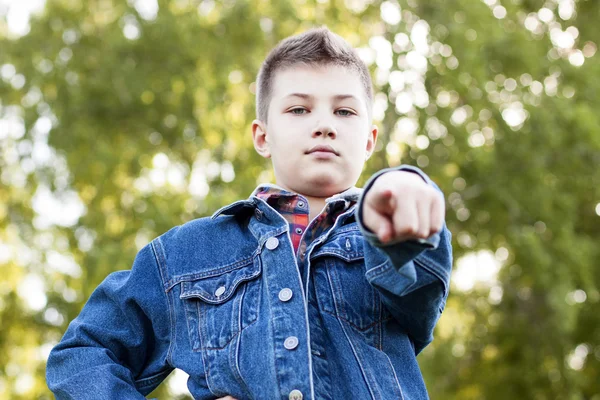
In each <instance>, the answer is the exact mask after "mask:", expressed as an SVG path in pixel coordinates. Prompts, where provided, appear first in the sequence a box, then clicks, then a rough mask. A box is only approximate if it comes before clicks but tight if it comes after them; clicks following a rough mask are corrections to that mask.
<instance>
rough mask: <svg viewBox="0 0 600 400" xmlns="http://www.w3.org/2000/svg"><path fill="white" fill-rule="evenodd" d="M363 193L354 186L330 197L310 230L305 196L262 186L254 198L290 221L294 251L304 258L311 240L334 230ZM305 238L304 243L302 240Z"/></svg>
mask: <svg viewBox="0 0 600 400" xmlns="http://www.w3.org/2000/svg"><path fill="white" fill-rule="evenodd" d="M361 192H362V189H359V188H357V187H351V188H350V189H348V190H346V191H344V192H342V193H339V194H336V195H334V196H331V197H329V198H327V199H326V200H325V202H326V206H325V208H324V209H323V211H322V212H321V213H320V214H319V215H318V216H317V217H315V219H314V221H313V222H312V224H310V228H309V223H310V222H311V221H309V205H308V201H307V200H306V198H305V197H304V196H302V195H300V194H297V193H293V192H289V191H287V190H285V189H283V188H282V187H279V186H277V185H274V184H269V183H267V184H261V185H259V186H258V187H257V188H256V189H255V190H254V192H253V193H252V196H256V197H258V198H259V199H262V200H264V201H266V202H267V204H269V205H270V206H271V207H273V208H274V209H275V210H276V211H277V212H278V213H279V214H281V216H283V217H284V218H285V219H286V221H288V223H289V225H290V237H291V239H292V244H293V246H294V251H295V252H296V254H301V255H302V254H304V252H303V250H305V249H306V247H307V246H308V244H309V243H310V242H312V240H314V239H315V238H316V237H318V235H319V234H320V233H321V232H323V231H324V230H326V229H327V228H329V227H331V226H332V225H333V224H334V223H335V219H336V218H337V217H338V216H339V215H340V214H342V213H343V212H345V211H346V210H348V209H349V208H350V207H352V206H353V205H354V204H356V202H357V201H358V198H359V197H360V194H361ZM340 200H343V201H340ZM307 228H309V231H308V232H306V233H305V231H306V230H307ZM303 235H304V236H303ZM303 237H304V240H302V239H303ZM298 249H301V251H300V252H298Z"/></svg>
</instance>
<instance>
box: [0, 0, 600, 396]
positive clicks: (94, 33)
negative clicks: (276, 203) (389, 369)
mask: <svg viewBox="0 0 600 400" xmlns="http://www.w3.org/2000/svg"><path fill="white" fill-rule="evenodd" d="M500 3H502V4H500ZM134 4H135V2H134V1H129V2H128V1H125V0H91V1H86V2H83V1H80V0H47V4H46V5H45V8H44V10H43V12H42V13H41V14H40V15H36V16H34V17H33V18H32V20H31V22H30V24H31V30H30V31H29V33H28V34H26V35H24V36H15V35H14V34H12V33H11V32H10V31H9V30H8V25H7V22H8V19H7V17H6V15H4V17H1V15H3V10H2V9H1V8H0V151H1V152H2V153H1V154H2V157H0V171H1V172H0V179H1V181H2V185H0V199H1V202H0V267H1V268H2V269H1V271H2V274H3V276H2V279H1V280H0V326H2V329H1V330H0V354H3V355H4V357H3V358H2V359H3V362H2V364H0V367H1V368H0V396H1V397H3V398H5V397H8V398H14V399H32V398H38V399H42V398H50V396H51V395H50V393H49V392H48V389H47V388H46V386H45V381H44V363H45V357H46V356H47V352H48V351H49V348H50V347H51V346H52V345H53V344H54V343H56V342H57V341H58V340H59V339H60V337H61V335H62V333H63V332H64V330H65V329H66V326H67V324H68V322H69V321H70V320H71V319H73V318H74V317H75V316H76V315H77V314H78V312H79V311H80V309H81V307H82V305H83V304H84V302H85V300H86V299H87V298H88V296H89V295H90V294H91V292H92V291H93V289H94V288H95V287H96V286H97V285H98V283H100V282H101V281H102V279H104V277H106V275H107V274H109V273H110V272H112V271H115V270H119V269H127V268H129V267H130V265H131V262H132V260H133V257H134V256H135V253H136V252H137V250H138V249H139V248H140V247H141V246H143V245H145V244H146V243H147V242H148V241H149V240H151V239H152V238H154V237H156V236H157V235H159V234H161V233H163V232H165V231H166V230H168V229H169V228H171V227H172V226H174V225H178V224H182V223H184V222H186V221H189V220H191V219H193V218H198V217H201V216H205V215H210V214H211V213H212V212H214V211H215V210H216V209H217V208H219V207H220V206H222V205H225V204H227V203H230V202H231V201H234V200H236V199H240V198H244V197H247V196H248V195H249V194H250V192H251V191H252V189H254V187H255V186H256V184H257V183H258V182H260V181H265V180H269V179H271V177H272V176H271V173H270V171H269V165H268V164H267V163H266V162H265V161H264V160H263V159H261V158H260V157H259V156H258V155H257V154H256V153H255V152H254V150H253V147H252V142H251V136H250V128H249V127H250V123H251V121H252V119H253V118H254V94H253V93H254V91H255V86H254V79H255V76H256V73H257V71H258V68H259V66H260V62H261V61H262V59H263V58H264V56H265V55H266V54H267V52H268V50H269V49H270V48H271V47H272V46H273V45H275V44H276V43H277V41H279V40H280V39H282V38H284V37H286V36H288V35H291V34H294V33H298V32H300V31H303V30H305V29H307V28H309V27H312V26H315V25H317V26H318V25H322V24H327V25H328V26H329V27H330V28H331V29H332V30H333V31H335V32H337V33H339V34H340V35H342V36H343V37H345V38H346V39H348V40H349V41H350V42H351V43H352V44H353V45H355V46H357V47H359V48H361V54H363V55H364V56H365V58H367V59H369V58H371V59H372V60H371V62H370V68H371V71H372V73H373V76H374V78H375V83H376V92H377V94H378V95H377V96H376V99H377V100H376V112H375V117H376V121H375V122H376V123H377V124H378V125H379V126H380V131H381V135H380V139H379V143H378V147H377V149H378V150H377V152H376V153H375V155H374V156H373V157H372V158H371V160H370V161H369V165H368V170H366V171H365V173H364V174H363V177H362V178H361V182H364V180H365V179H366V178H368V176H369V175H370V174H371V173H373V172H375V171H376V170H378V169H380V168H383V167H387V166H389V165H397V164H399V163H409V164H415V165H418V166H420V167H422V168H423V169H424V170H425V171H426V172H427V173H428V174H429V175H430V176H431V177H432V178H433V179H434V180H435V181H436V182H437V183H438V184H439V185H440V187H441V188H442V190H443V191H444V193H445V194H446V200H447V203H448V209H447V223H448V226H449V228H450V230H451V231H452V232H453V235H454V236H453V245H454V252H455V259H456V261H457V263H456V266H457V273H456V275H455V276H453V282H454V285H453V288H452V291H451V294H450V297H449V299H448V303H447V305H446V309H445V312H444V314H443V315H442V318H441V320H440V322H439V324H438V327H437V330H436V340H434V342H433V344H432V345H430V346H429V347H428V348H427V349H425V351H424V352H423V353H422V355H420V356H419V361H420V363H421V366H422V367H423V371H424V374H425V380H426V382H427V384H428V388H429V391H430V395H431V397H432V398H433V399H460V400H463V399H505V398H523V399H546V398H560V399H594V400H598V399H600V383H599V382H600V381H599V380H598V376H600V313H598V303H599V301H600V292H599V286H600V272H599V271H600V270H599V269H598V268H597V264H598V262H597V260H598V259H600V250H599V246H598V245H597V243H598V238H599V233H600V224H599V223H598V222H599V219H598V218H600V216H599V215H598V214H600V189H599V187H600V173H599V172H598V171H599V170H600V168H599V167H600V134H599V133H598V131H599V129H600V116H599V114H598V112H597V110H598V109H600V100H599V99H598V96H597V93H599V92H600V81H599V80H598V79H597V76H599V75H600V61H599V58H598V57H599V56H598V54H597V53H596V50H597V45H598V42H599V40H600V38H599V37H598V29H597V21H598V17H600V4H599V3H597V2H595V1H590V0H588V1H585V0H579V1H575V0H573V1H570V0H566V1H563V0H560V1H559V0H548V1H533V0H518V1H517V0H513V1H502V2H500V1H498V0H486V1H479V0H452V1H449V0H446V1H442V0H438V1H424V0H423V1H421V0H405V1H401V2H400V4H399V9H400V10H401V12H400V14H398V15H399V16H400V17H401V18H395V11H394V10H398V6H395V4H396V3H394V2H381V1H378V0H377V1H360V0H347V1H341V0H329V1H312V0H306V1H303V2H296V1H277V2H267V1H244V0H238V1H234V0H228V1H223V2H220V1H219V2H211V1H206V0H205V1H199V0H177V1H166V0H161V1H159V2H158V6H159V7H158V12H157V14H156V16H151V15H150V16H148V15H145V14H144V13H143V12H141V13H140V12H139V11H138V10H137V9H136V7H135V6H134ZM569 5H573V6H574V12H572V13H571V12H569V10H570V9H569ZM5 11H6V10H4V14H6V12H5ZM144 17H145V18H144ZM567 28H568V29H567ZM561 35H562V36H561ZM569 41H571V42H572V43H571V42H569ZM561 46H562V47H561ZM384 109H385V110H386V112H385V116H384V114H383V110H384ZM9 121H10V122H9ZM44 190H47V191H49V192H51V193H52V195H53V196H54V197H56V198H57V199H58V202H59V203H64V204H71V206H69V207H70V209H69V210H68V211H69V212H68V213H70V214H71V215H77V214H78V211H77V209H76V208H77V203H70V200H69V199H70V197H72V196H74V195H75V194H76V195H77V196H78V198H79V201H80V203H81V204H82V205H83V206H84V211H82V212H80V213H79V214H81V216H80V218H78V219H76V220H73V221H70V220H69V218H68V217H67V216H60V218H58V219H57V218H56V214H57V213H59V212H64V211H60V210H57V209H56V208H55V209H52V208H49V204H51V203H52V201H51V200H50V199H49V198H48V197H44V196H43V195H42V196H40V194H43V193H44ZM53 213H54V215H49V214H53ZM65 215H66V214H65ZM48 218H50V220H51V221H54V222H47V221H48ZM52 218H54V219H52ZM474 254H479V255H480V259H484V258H485V257H486V255H487V258H486V259H487V260H488V262H487V263H483V264H481V265H480V266H479V268H480V270H486V269H487V270H489V269H493V264H494V263H496V264H497V267H498V268H499V272H498V274H497V276H492V277H491V278H490V279H488V280H487V281H478V282H475V283H474V285H467V286H466V287H465V286H461V284H460V281H461V279H463V280H464V277H465V273H464V271H467V272H468V268H469V265H473V264H472V260H474V258H473V256H474ZM482 255H483V256H482ZM469 260H471V261H469ZM490 260H491V261H490ZM469 262H470V264H469ZM461 274H462V275H461ZM472 275H473V273H470V274H469V273H467V274H466V276H467V278H469V277H472ZM44 293H45V294H44ZM167 389H168V388H167V387H166V385H162V386H161V387H159V389H157V391H156V392H155V393H154V394H153V395H154V396H156V397H159V398H169V397H171V398H172V397H173V395H172V394H169V392H168V390H167Z"/></svg>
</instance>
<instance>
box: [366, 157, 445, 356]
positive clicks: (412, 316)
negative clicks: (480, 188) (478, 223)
mask: <svg viewBox="0 0 600 400" xmlns="http://www.w3.org/2000/svg"><path fill="white" fill-rule="evenodd" d="M398 170H400V171H409V172H413V173H416V174H418V175H419V176H421V177H422V178H423V179H424V180H425V181H426V182H427V183H429V184H430V185H433V186H434V187H435V188H436V189H437V190H440V189H439V187H438V186H437V185H436V184H435V183H434V182H432V181H431V180H430V179H429V177H427V175H425V174H424V173H423V172H422V171H421V170H419V169H418V168H416V167H412V166H407V165H402V166H399V167H396V168H388V169H384V170H381V171H379V172H378V173H376V174H375V175H373V176H372V177H371V178H370V179H369V181H368V182H367V184H366V185H365V190H364V191H363V194H362V197H361V199H360V200H359V203H358V211H357V215H358V217H357V222H358V226H359V228H360V230H361V232H362V234H363V235H364V237H365V238H366V239H367V240H366V242H367V243H366V245H365V250H364V251H365V264H366V269H367V272H366V278H367V280H368V281H369V283H370V284H371V285H373V287H375V288H376V289H377V290H378V291H379V293H380V296H381V299H382V301H383V303H384V304H385V306H386V307H387V309H388V310H389V311H390V313H391V314H392V315H393V317H394V318H395V319H396V320H397V321H398V323H400V325H401V326H402V328H403V329H404V330H405V331H406V332H407V333H408V335H409V337H410V339H411V340H412V342H413V344H414V345H415V354H418V353H420V352H421V350H423V349H424V348H425V347H426V346H427V345H428V344H429V343H431V341H432V340H433V329H434V327H435V324H436V323H437V321H438V319H439V317H440V315H441V313H442V311H443V309H444V306H445V304H446V299H447V297H448V289H449V283H450V273H451V270H452V246H451V233H450V231H449V230H448V229H447V227H446V224H444V225H443V228H442V230H441V231H440V232H438V233H436V234H433V235H432V236H430V237H429V238H427V239H423V240H410V241H404V242H391V243H386V244H385V245H384V244H382V243H381V242H380V241H379V239H378V238H377V236H376V235H375V234H374V233H373V232H371V231H370V230H369V229H368V228H367V227H366V226H365V225H364V223H363V220H362V206H363V199H364V197H365V195H366V193H367V192H368V190H369V189H370V188H371V186H372V185H373V182H374V181H375V179H377V178H378V177H379V176H380V175H382V174H383V173H386V172H389V171H398ZM440 192H441V191H440Z"/></svg>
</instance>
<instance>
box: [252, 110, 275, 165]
mask: <svg viewBox="0 0 600 400" xmlns="http://www.w3.org/2000/svg"><path fill="white" fill-rule="evenodd" d="M252 141H253V142H254V148H255V149H256V152H257V153H258V154H260V155H261V156H263V157H264V158H271V150H270V149H269V143H268V142H267V125H266V124H265V123H264V122H262V121H261V120H259V119H255V120H254V121H252Z"/></svg>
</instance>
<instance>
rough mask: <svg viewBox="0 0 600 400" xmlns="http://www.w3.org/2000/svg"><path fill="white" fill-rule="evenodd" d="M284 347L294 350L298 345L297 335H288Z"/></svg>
mask: <svg viewBox="0 0 600 400" xmlns="http://www.w3.org/2000/svg"><path fill="white" fill-rule="evenodd" d="M283 347H285V348H286V349H288V350H294V349H295V348H296V347H298V338H297V337H296V336H290V337H288V338H287V339H285V342H283Z"/></svg>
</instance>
